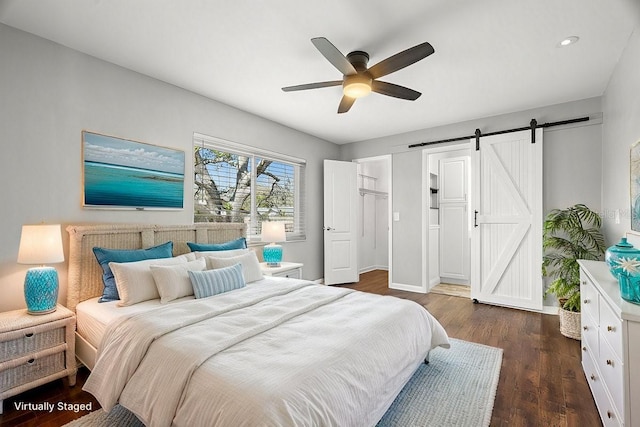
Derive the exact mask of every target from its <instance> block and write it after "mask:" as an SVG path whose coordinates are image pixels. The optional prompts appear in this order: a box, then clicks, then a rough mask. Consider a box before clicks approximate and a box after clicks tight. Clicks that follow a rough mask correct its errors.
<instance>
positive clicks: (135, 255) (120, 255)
mask: <svg viewBox="0 0 640 427" xmlns="http://www.w3.org/2000/svg"><path fill="white" fill-rule="evenodd" d="M93 254H94V255H95V256H96V259H97V260H98V264H100V267H102V282H103V283H104V291H103V293H102V297H101V298H100V299H99V300H98V302H106V301H115V300H118V299H120V296H119V295H118V289H117V287H116V282H115V279H114V278H113V273H112V272H111V268H110V267H109V263H110V262H133V261H141V260H143V259H158V258H171V257H172V256H173V242H167V243H163V244H161V245H158V246H154V247H151V248H147V249H107V248H99V247H95V248H93Z"/></svg>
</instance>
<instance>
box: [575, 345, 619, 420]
mask: <svg viewBox="0 0 640 427" xmlns="http://www.w3.org/2000/svg"><path fill="white" fill-rule="evenodd" d="M582 368H583V369H584V374H585V375H586V376H587V382H588V383H589V388H591V393H592V394H593V400H595V402H596V406H597V407H598V412H599V413H600V418H601V420H602V424H603V425H604V426H605V427H614V426H615V427H618V426H621V425H622V424H623V423H622V420H621V419H620V418H619V417H618V414H617V412H616V410H615V406H614V405H613V403H612V402H611V400H610V399H609V396H608V395H607V392H606V390H605V384H604V381H603V378H601V377H600V373H599V372H598V370H597V369H596V367H595V363H594V361H593V359H592V358H591V355H589V354H585V353H583V354H582Z"/></svg>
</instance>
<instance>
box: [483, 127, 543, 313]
mask: <svg viewBox="0 0 640 427" xmlns="http://www.w3.org/2000/svg"><path fill="white" fill-rule="evenodd" d="M535 132H536V134H535V144H532V143H531V131H522V132H514V133H507V134H502V135H494V136H488V137H481V138H480V145H479V147H480V149H479V150H476V149H475V148H476V147H475V144H476V141H475V139H474V140H472V173H473V179H472V186H473V190H472V206H473V207H472V212H471V213H472V214H473V220H474V224H473V227H472V233H471V235H472V236H471V245H472V246H471V298H473V299H476V300H478V301H481V302H486V303H490V304H496V305H504V306H509V307H516V308H522V309H527V310H542V308H543V283H542V275H541V270H540V266H541V263H542V222H543V218H542V215H543V212H542V129H536V131H535Z"/></svg>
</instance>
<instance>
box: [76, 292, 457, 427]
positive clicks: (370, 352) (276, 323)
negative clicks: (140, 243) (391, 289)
mask: <svg viewBox="0 0 640 427" xmlns="http://www.w3.org/2000/svg"><path fill="white" fill-rule="evenodd" d="M448 344H449V343H448V339H447V335H446V333H445V331H444V329H443V328H442V326H441V325H440V324H439V323H438V322H437V321H436V320H435V319H434V318H433V317H432V316H431V315H430V314H429V313H428V312H427V311H426V310H425V309H424V308H423V307H421V306H420V305H418V304H416V303H414V302H411V301H407V300H402V299H398V298H393V297H383V296H379V295H372V294H366V293H362V292H355V291H352V290H349V289H344V288H331V287H326V286H320V285H313V284H311V283H310V282H304V281H292V280H291V279H283V280H282V281H273V282H269V284H268V285H250V286H247V287H246V288H242V289H238V290H235V291H231V292H228V293H225V294H221V295H217V296H215V297H211V298H205V299H200V300H192V301H185V302H183V303H179V304H172V305H169V306H166V307H161V308H158V309H155V310H153V311H151V312H148V313H144V314H136V315H132V316H130V317H128V318H126V319H121V320H119V321H117V322H116V323H115V324H113V325H110V327H109V329H108V330H107V331H106V333H105V336H104V338H103V341H102V344H101V348H100V349H99V354H98V360H97V363H96V366H95V368H94V370H93V372H92V373H91V375H90V376H89V378H88V380H87V382H86V383H85V386H84V390H86V391H88V392H90V393H92V394H93V395H94V396H95V397H96V398H97V399H98V401H99V402H100V405H102V407H103V408H104V409H105V410H107V411H108V410H110V409H111V408H112V407H113V406H114V405H115V404H116V403H118V402H120V403H121V404H122V405H123V406H125V407H126V408H128V409H129V410H131V411H132V412H133V413H135V414H136V415H137V416H138V417H139V418H140V419H141V420H142V421H143V422H144V423H145V424H146V425H148V426H170V425H175V426H211V425H220V426H242V425H246V426H258V425H265V426H294V425H296V426H297V425H301V426H303V425H304V426H307V425H309V426H310V425H313V426H367V425H374V424H375V423H376V422H377V421H378V420H379V419H380V418H381V417H382V415H384V412H385V411H386V410H387V409H388V407H389V406H390V405H391V403H392V402H393V399H394V397H395V396H396V395H397V393H398V392H399V391H400V390H401V389H402V387H403V386H404V384H405V383H406V382H407V381H408V379H409V378H410V377H411V375H412V373H413V372H414V371H415V369H416V368H417V366H418V365H419V364H420V363H421V362H422V360H423V359H424V357H425V356H426V355H427V354H428V352H429V350H431V349H432V348H434V347H436V346H444V347H448Z"/></svg>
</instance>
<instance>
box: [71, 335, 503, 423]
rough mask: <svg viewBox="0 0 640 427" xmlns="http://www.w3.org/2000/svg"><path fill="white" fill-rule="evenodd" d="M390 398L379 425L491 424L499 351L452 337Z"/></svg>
mask: <svg viewBox="0 0 640 427" xmlns="http://www.w3.org/2000/svg"><path fill="white" fill-rule="evenodd" d="M430 359H431V361H430V363H429V364H428V365H426V364H421V365H420V367H419V368H418V370H417V371H416V373H415V374H414V375H413V377H411V379H410V380H409V382H408V383H407V385H406V386H405V387H404V388H403V389H402V391H401V392H400V394H399V395H398V397H396V399H395V400H394V402H393V403H392V405H391V407H390V408H389V410H388V411H387V413H386V414H385V415H384V417H382V419H381V420H380V422H379V423H378V427H390V426H395V427H409V426H414V427H428V426H438V427H440V426H459V427H482V426H485V427H486V426H489V424H490V422H491V413H492V411H493V401H494V399H495V395H496V389H497V388H498V379H499V377H500V368H501V366H502V349H499V348H495V347H488V346H485V345H481V344H474V343H470V342H467V341H462V340H456V339H451V348H450V349H448V350H447V349H443V348H437V349H435V350H433V351H432V352H431V356H430ZM112 426H119V427H143V425H142V423H141V422H140V421H139V420H138V419H137V418H136V417H135V416H134V415H133V414H132V413H131V412H129V411H127V410H126V409H124V408H123V407H121V406H116V407H115V408H114V409H113V410H112V411H111V412H109V413H108V414H107V413H104V412H103V411H102V410H98V411H95V412H92V413H91V414H89V415H85V416H84V417H82V418H80V419H77V420H75V421H72V422H71V423H69V424H67V425H66V427H112Z"/></svg>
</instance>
